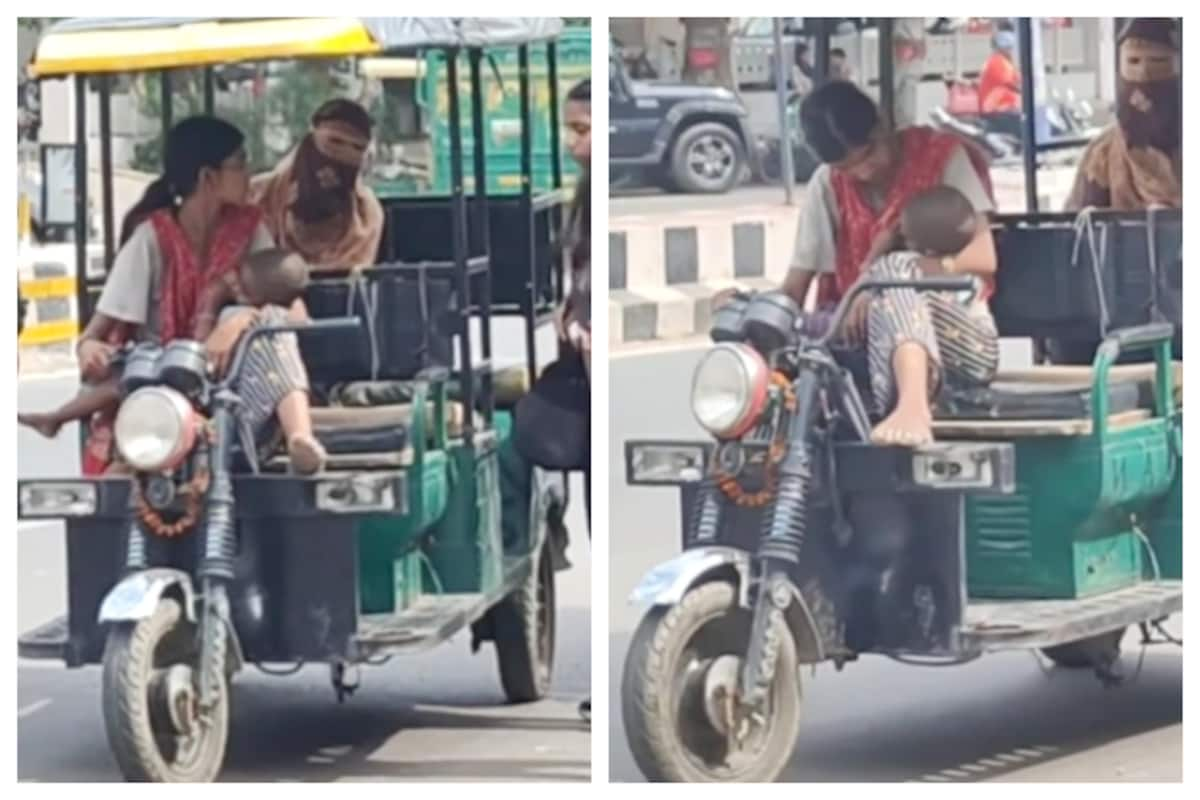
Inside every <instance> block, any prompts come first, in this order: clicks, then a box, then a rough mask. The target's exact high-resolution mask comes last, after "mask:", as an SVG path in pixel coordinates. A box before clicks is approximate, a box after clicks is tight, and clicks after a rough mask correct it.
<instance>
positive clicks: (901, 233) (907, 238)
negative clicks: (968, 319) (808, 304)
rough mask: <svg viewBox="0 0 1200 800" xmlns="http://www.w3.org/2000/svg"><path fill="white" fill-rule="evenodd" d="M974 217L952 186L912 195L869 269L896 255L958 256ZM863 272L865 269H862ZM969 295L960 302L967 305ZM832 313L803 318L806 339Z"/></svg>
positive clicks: (825, 325)
mask: <svg viewBox="0 0 1200 800" xmlns="http://www.w3.org/2000/svg"><path fill="white" fill-rule="evenodd" d="M975 225H976V216H975V209H974V208H973V207H972V206H971V201H970V200H968V199H967V198H966V196H965V195H963V193H962V192H960V191H958V190H957V189H955V188H953V187H951V186H935V187H933V188H932V189H926V190H925V191H923V192H919V193H918V194H916V195H914V196H913V197H912V199H911V200H909V201H908V204H907V205H906V206H905V207H904V210H903V211H902V212H901V214H900V225H899V227H898V228H897V230H896V235H895V236H894V237H893V239H892V241H890V242H885V243H881V245H880V246H879V247H876V248H875V249H874V250H873V251H872V252H871V254H870V255H869V256H868V257H867V260H866V261H867V263H866V266H867V267H869V266H870V265H871V264H872V263H873V262H874V261H875V260H876V259H877V258H879V257H881V256H884V255H887V254H888V253H895V252H910V253H918V254H920V255H923V256H930V257H933V258H944V257H946V256H953V255H957V254H958V253H961V252H962V251H963V249H964V248H965V247H966V246H967V245H968V244H970V243H971V240H972V239H973V238H974V237H975ZM864 268H865V267H864ZM970 295H971V293H970V292H966V293H964V294H963V296H961V297H960V298H959V299H960V300H961V301H963V302H968V300H969V298H970ZM833 313H834V311H833V309H826V310H820V311H814V312H812V313H810V314H806V315H805V317H804V321H803V331H804V333H805V335H807V336H810V337H812V338H818V337H820V336H824V335H825V333H826V332H828V330H829V324H830V323H831V322H832V321H833Z"/></svg>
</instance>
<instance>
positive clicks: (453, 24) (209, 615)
mask: <svg viewBox="0 0 1200 800" xmlns="http://www.w3.org/2000/svg"><path fill="white" fill-rule="evenodd" d="M561 27H562V24H561V21H560V20H558V19H556V18H520V19H498V18H497V19H450V18H413V17H404V18H387V19H347V18H327V19H274V20H192V19H186V20H169V19H153V20H140V21H130V20H115V19H93V20H87V19H74V20H68V21H65V22H62V23H60V24H58V25H56V26H54V27H53V28H51V29H50V30H49V31H48V32H47V33H46V35H45V36H44V37H43V39H42V41H41V42H40V44H39V46H38V50H37V56H36V59H35V64H34V69H35V70H36V71H37V74H38V76H39V77H40V78H41V79H51V78H58V77H67V78H73V79H74V81H75V82H76V104H77V106H76V115H75V123H76V132H77V137H78V138H77V141H78V142H79V143H80V146H79V147H78V149H77V151H76V159H77V161H76V170H77V174H79V175H86V174H87V159H88V154H87V148H86V146H85V145H84V143H86V142H87V131H88V128H87V120H86V116H87V115H86V111H87V108H88V105H87V97H88V92H87V89H88V85H89V83H91V82H95V83H96V84H97V86H98V91H99V99H100V102H99V113H100V119H99V130H100V137H99V138H100V171H101V177H102V186H103V191H102V195H103V198H102V199H103V208H104V225H103V230H104V246H105V257H106V265H111V263H112V259H113V255H114V248H113V236H114V225H113V185H112V168H113V157H112V141H111V134H112V124H111V104H112V86H113V78H114V76H116V75H117V74H119V73H126V72H130V71H158V72H159V73H160V74H161V75H162V77H163V80H162V86H163V95H164V97H163V99H164V102H163V103H162V108H163V109H164V110H165V114H164V116H165V118H164V119H163V129H164V131H165V130H166V129H168V128H169V127H170V125H171V122H172V120H171V119H170V116H171V114H170V111H171V109H172V102H171V96H170V92H171V81H170V76H171V74H172V70H177V69H194V68H203V69H204V70H205V75H206V81H205V83H206V92H205V95H206V98H205V100H206V106H207V109H208V110H209V111H210V112H211V111H212V110H213V108H214V94H215V92H214V88H213V87H214V82H213V71H214V68H215V67H217V66H218V65H226V64H234V63H238V62H253V61H265V60H271V59H299V58H360V57H368V56H374V57H380V56H384V57H387V56H397V55H406V54H413V53H417V52H419V51H425V50H431V49H437V50H441V51H442V52H444V53H445V54H446V60H447V75H448V84H449V85H448V89H447V91H448V93H449V97H450V104H449V115H450V120H449V129H450V132H451V150H452V155H453V158H452V159H451V170H452V173H453V175H452V181H451V193H450V195H449V196H448V197H428V196H426V197H421V198H416V199H413V200H411V201H410V200H405V199H392V198H389V199H387V200H386V202H385V212H386V217H387V221H386V234H385V237H384V242H383V244H382V246H381V251H380V254H379V258H378V262H377V263H376V265H375V266H374V267H372V268H370V269H367V270H363V271H361V272H356V273H354V274H350V275H348V274H347V273H345V272H342V273H321V274H316V275H315V276H314V279H313V280H312V282H311V286H310V289H309V291H308V294H307V295H306V302H307V304H308V308H309V311H310V314H311V315H312V317H313V321H311V322H310V323H306V324H303V325H296V326H292V327H288V328H277V329H276V328H272V329H265V328H264V329H263V334H264V335H265V334H269V333H271V332H283V331H286V332H291V333H294V334H295V335H296V336H297V337H298V340H299V342H300V346H301V351H302V354H303V357H304V360H305V364H306V367H307V368H308V371H309V377H310V381H311V383H312V384H313V387H314V392H315V393H316V394H318V395H323V396H324V397H325V399H326V401H327V402H326V403H325V404H323V405H319V407H314V409H313V422H314V427H315V429H316V430H315V432H316V434H317V436H318V438H320V439H321V441H322V442H323V444H324V445H325V447H326V449H327V450H328V452H329V454H330V455H329V459H328V463H327V466H326V468H325V469H324V471H322V472H320V473H318V474H316V475H314V476H311V477H301V476H297V475H294V474H289V473H287V472H286V459H281V458H275V459H270V460H267V461H265V462H263V463H261V465H260V466H261V469H253V468H249V467H247V466H246V463H245V462H246V461H247V459H246V458H245V454H240V453H239V452H238V449H239V446H238V442H237V437H236V435H235V434H234V428H235V424H236V423H235V420H236V408H237V403H238V399H237V396H236V392H235V390H234V388H233V387H234V386H235V385H236V377H237V374H238V370H239V367H240V363H241V361H242V358H243V356H244V354H245V351H246V348H247V347H250V346H253V340H254V337H255V335H257V334H251V335H249V336H247V337H246V340H245V341H244V342H242V343H241V346H240V349H239V351H238V352H237V353H236V354H235V357H234V360H233V364H232V365H231V367H230V370H229V373H228V377H227V378H226V379H224V380H222V381H220V382H217V381H216V380H214V379H211V378H210V377H209V375H208V374H207V372H206V369H205V363H204V357H203V350H202V347H201V346H200V345H199V344H197V343H190V342H183V343H179V342H176V343H172V344H169V345H167V346H166V347H165V348H159V347H157V346H155V345H138V346H136V347H134V348H132V349H131V350H129V351H126V352H125V353H124V354H123V358H124V369H123V372H122V373H121V384H122V389H123V391H124V392H125V397H124V399H123V401H122V413H121V414H119V415H118V422H117V426H116V428H117V433H116V436H117V438H118V440H119V439H120V438H121V437H122V436H129V437H134V438H137V437H140V438H141V440H142V441H141V446H142V449H141V450H140V451H139V452H142V453H143V454H146V460H145V462H144V463H143V462H142V461H139V462H137V463H135V464H134V466H135V467H137V473H136V474H135V476H134V477H132V478H128V477H103V478H96V479H92V478H75V477H62V476H59V477H53V478H51V477H47V478H46V479H44V480H43V479H37V480H23V481H20V482H19V487H18V491H19V505H20V510H19V517H20V518H21V519H47V518H50V519H57V518H61V519H64V520H65V523H66V541H67V576H68V580H67V586H68V612H67V614H66V616H65V617H63V618H60V619H57V620H54V621H52V622H50V623H48V624H46V625H44V626H42V627H40V628H38V629H36V630H33V631H31V632H28V633H26V634H24V635H23V636H22V637H21V638H20V641H19V645H18V652H19V654H20V656H21V657H24V658H36V659H51V660H57V661H62V662H65V663H66V665H67V666H68V667H82V666H87V665H93V664H100V665H102V667H103V676H104V679H103V683H102V693H103V694H102V698H101V699H102V702H103V712H104V720H105V729H106V732H107V735H108V741H109V745H110V747H111V749H112V752H113V754H114V756H115V758H116V761H117V763H118V765H119V767H120V769H121V772H122V773H123V775H124V776H125V777H126V778H127V779H130V780H150V781H211V780H214V779H215V778H216V777H217V776H218V774H219V773H220V770H221V766H222V762H223V759H224V757H225V751H226V743H227V741H228V737H229V725H230V719H231V717H230V703H231V701H232V700H233V695H234V694H235V692H234V689H233V687H232V686H231V681H232V679H233V677H234V676H235V675H236V674H237V673H238V671H239V670H241V669H243V668H244V667H245V666H247V665H251V664H253V665H256V666H259V667H260V668H262V669H263V670H264V671H267V669H266V665H270V664H274V665H279V664H292V665H295V667H296V669H299V667H300V666H301V665H303V664H306V663H307V664H312V663H322V664H328V665H329V666H330V670H331V680H332V683H333V688H334V690H335V692H336V696H337V699H338V701H339V702H340V701H341V700H342V699H343V698H344V697H346V696H347V695H349V694H350V693H352V692H353V691H354V689H355V688H356V686H357V678H356V676H357V669H358V666H359V665H362V664H368V665H377V664H380V663H382V662H383V661H386V660H388V659H390V658H392V657H394V656H398V655H404V654H408V653H415V652H420V651H423V650H426V649H428V648H432V647H434V646H436V645H438V644H440V643H442V642H444V641H445V640H447V639H448V638H449V637H451V636H452V635H453V634H455V633H456V632H458V631H460V630H463V629H467V628H469V629H470V631H471V646H472V650H473V651H477V650H478V648H479V647H480V645H481V644H483V643H485V642H492V643H493V644H494V645H495V649H496V653H497V660H498V665H499V673H500V681H501V684H502V686H503V690H504V693H505V695H506V697H507V698H508V700H509V701H511V702H528V701H533V700H537V699H539V698H542V697H543V696H545V694H546V692H547V691H548V689H549V686H550V681H551V675H552V669H553V665H554V647H555V571H556V568H561V567H562V564H563V559H562V558H561V557H560V556H561V554H562V552H563V548H564V547H565V539H566V536H567V532H566V528H565V526H564V524H563V514H564V509H565V505H566V503H567V497H566V492H565V485H564V482H563V481H562V478H561V476H560V475H558V474H552V473H548V472H543V471H541V470H538V469H533V468H531V467H530V465H529V464H528V463H527V462H525V461H524V460H523V459H522V458H521V457H520V456H519V455H518V454H517V453H516V452H515V448H514V447H513V444H512V438H511V434H512V429H513V408H514V405H515V403H516V401H517V400H518V399H519V398H520V396H521V395H522V393H523V392H524V390H525V388H526V387H527V386H528V385H529V383H530V380H531V379H532V377H533V376H534V374H535V371H536V369H537V359H536V353H535V348H534V333H535V331H536V329H537V327H538V326H539V325H541V324H544V323H545V322H547V321H548V320H549V317H550V314H551V312H552V309H553V306H554V304H555V303H556V302H558V301H559V300H560V299H561V297H562V268H561V265H559V264H557V263H556V261H557V259H556V258H555V256H554V253H555V252H557V251H556V250H555V242H554V237H555V232H556V231H557V230H558V225H557V217H556V218H555V221H553V222H550V223H546V222H545V221H544V220H543V221H542V222H541V223H540V224H536V225H535V222H537V221H538V219H539V215H541V216H545V214H546V210H547V209H549V210H550V211H553V212H554V213H556V214H557V213H558V212H559V210H560V207H561V205H562V193H561V192H557V191H556V192H550V193H543V194H540V195H538V196H534V195H533V192H532V189H531V187H530V181H529V180H528V176H529V175H530V174H531V171H532V158H533V156H532V148H531V140H530V139H531V137H530V130H529V128H530V126H529V109H530V100H529V98H530V81H529V69H528V64H529V53H530V48H531V47H541V46H544V47H545V49H546V54H547V61H548V73H549V76H550V83H551V88H550V103H551V119H557V118H558V117H557V102H558V100H557V92H556V81H555V39H556V37H557V35H558V34H559V31H560V30H561ZM491 47H512V48H515V49H516V50H517V52H518V61H519V64H520V70H519V86H518V87H516V88H517V90H518V91H519V92H520V97H521V101H520V106H521V110H522V123H523V125H522V132H521V173H522V174H523V175H524V176H526V179H525V180H524V181H523V184H524V188H523V189H522V191H521V192H520V193H518V194H517V195H515V196H513V197H509V198H505V203H504V204H503V205H501V206H497V207H493V205H492V204H491V203H490V202H489V197H488V195H487V193H486V187H487V181H486V177H487V175H486V166H485V152H484V142H485V138H486V137H485V136H483V135H482V130H483V124H484V123H483V113H482V108H483V103H482V100H481V91H480V86H481V80H480V72H481V69H482V68H483V67H484V65H485V63H486V61H485V58H484V55H483V50H484V48H491ZM464 67H465V71H466V72H467V77H468V78H469V86H470V98H469V107H470V119H469V121H464V120H463V119H462V118H461V116H462V115H461V112H460V102H462V101H463V98H462V97H461V95H460V81H461V80H462V79H461V78H460V75H461V74H462V71H463V68H464ZM464 124H465V125H467V126H469V127H467V130H466V131H464ZM551 129H552V130H551V155H552V158H551V161H552V166H551V169H552V170H553V174H554V184H553V185H554V187H555V188H558V187H561V185H562V181H561V173H560V171H559V169H558V167H557V166H556V165H558V164H559V161H560V159H559V157H558V156H559V139H558V127H557V125H552V126H551ZM468 133H469V139H468ZM468 140H469V141H471V142H472V143H473V152H472V153H470V154H469V156H470V159H471V160H470V161H467V156H468V154H467V153H464V146H463V145H464V141H468ZM464 164H471V165H473V168H472V169H470V170H469V173H470V174H472V175H473V177H474V187H475V193H474V196H473V197H468V195H467V193H466V191H464V183H465V179H464V172H467V171H468V170H467V169H465V168H464ZM79 186H80V190H79V195H78V197H77V203H78V204H79V206H80V208H86V203H87V197H86V187H87V182H86V181H79ZM497 214H499V222H498V221H497V219H498V218H497ZM77 219H78V224H80V225H82V224H84V222H85V220H86V215H84V214H82V213H81V214H79V216H78V218H77ZM497 225H504V226H506V230H504V231H502V233H503V236H499V235H494V231H495V230H496V226H497ZM401 232H402V235H401ZM84 233H85V231H81V232H80V235H79V236H78V237H77V239H76V241H77V244H78V250H77V256H78V258H77V263H76V276H75V277H76V280H77V281H78V302H79V309H80V312H79V313H80V320H81V322H83V323H86V320H87V318H88V316H89V314H90V312H91V310H92V309H93V308H94V302H93V301H94V298H95V296H96V293H97V292H98V290H99V288H100V283H101V282H100V281H95V280H89V278H88V274H87V271H86V269H85V266H86V265H85V262H84V257H85V249H84V248H85V246H86V236H85V235H84ZM504 314H507V315H510V316H520V317H522V318H523V319H524V322H525V341H526V344H527V348H526V356H527V363H524V364H520V365H518V366H517V367H516V368H515V369H508V370H499V369H497V368H496V366H495V365H494V364H493V363H492V360H491V358H492V336H491V323H492V320H493V318H495V317H497V316H500V315H504ZM472 324H475V325H477V326H478V342H477V343H473V338H474V337H473V336H472V335H471V328H472ZM130 407H136V409H135V410H136V413H132V414H130V413H126V412H127V410H128V409H129V408H130ZM123 426H124V427H123ZM122 452H123V453H124V452H125V449H124V448H122ZM139 465H140V466H139ZM271 674H279V670H278V669H277V668H276V669H274V670H273V671H272V673H271ZM284 674H287V673H284Z"/></svg>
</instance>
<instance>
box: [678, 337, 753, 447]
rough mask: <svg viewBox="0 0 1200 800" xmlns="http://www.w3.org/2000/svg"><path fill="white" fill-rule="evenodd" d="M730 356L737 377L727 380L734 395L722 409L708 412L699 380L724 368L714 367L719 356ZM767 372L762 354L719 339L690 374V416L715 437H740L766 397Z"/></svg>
mask: <svg viewBox="0 0 1200 800" xmlns="http://www.w3.org/2000/svg"><path fill="white" fill-rule="evenodd" d="M730 358H732V366H733V368H734V369H736V370H737V371H738V377H737V378H735V379H734V380H733V381H731V383H736V385H735V386H733V387H732V389H733V393H734V394H735V397H734V398H733V401H732V405H731V407H730V408H729V409H727V410H726V411H724V412H716V413H713V412H710V411H709V410H707V409H705V408H703V404H704V403H705V401H706V398H704V397H700V396H699V394H700V392H701V391H703V389H704V387H702V385H701V384H702V382H703V381H704V379H705V378H712V377H713V376H712V375H711V374H710V373H711V372H712V371H714V370H717V369H722V368H726V367H722V366H718V360H719V359H730ZM769 382H770V371H769V369H768V367H767V363H766V361H765V360H763V357H762V355H761V354H760V353H759V352H758V351H757V350H755V349H754V348H753V347H751V346H750V345H748V344H744V343H740V342H723V343H721V344H718V345H716V346H715V347H713V348H712V349H711V350H709V351H708V353H706V354H705V355H704V357H703V358H702V359H701V360H700V363H699V364H697V365H696V369H695V371H694V372H693V373H692V393H691V406H692V415H693V416H694V417H695V418H696V421H697V422H698V423H699V424H700V427H702V428H704V429H705V430H706V431H708V432H709V433H711V434H712V435H713V436H716V437H717V438H719V439H734V438H737V437H740V436H741V435H742V434H743V433H745V432H746V430H748V429H749V427H750V426H751V425H753V424H754V421H755V420H756V419H757V418H758V416H759V415H760V414H761V413H762V409H763V406H764V404H765V402H766V397H767V386H768V383H769Z"/></svg>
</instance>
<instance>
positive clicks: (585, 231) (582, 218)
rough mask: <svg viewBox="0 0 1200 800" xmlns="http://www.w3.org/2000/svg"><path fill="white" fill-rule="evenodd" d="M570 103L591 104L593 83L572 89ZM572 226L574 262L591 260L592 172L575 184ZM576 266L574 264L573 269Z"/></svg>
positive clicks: (583, 175)
mask: <svg viewBox="0 0 1200 800" xmlns="http://www.w3.org/2000/svg"><path fill="white" fill-rule="evenodd" d="M567 102H568V103H591V102H592V81H591V79H590V78H585V79H583V80H581V81H580V82H579V83H577V84H575V85H574V86H572V87H571V90H570V91H569V92H567ZM570 220H571V224H572V226H573V227H574V230H573V231H572V234H573V235H572V238H573V239H574V249H573V251H572V252H573V256H572V260H573V261H574V262H576V263H578V262H579V259H580V258H586V259H588V260H589V261H590V259H591V247H592V175H591V171H590V170H584V172H583V174H582V175H581V176H580V177H579V183H577V184H575V196H574V197H573V198H571V213H570ZM574 267H575V264H572V268H574Z"/></svg>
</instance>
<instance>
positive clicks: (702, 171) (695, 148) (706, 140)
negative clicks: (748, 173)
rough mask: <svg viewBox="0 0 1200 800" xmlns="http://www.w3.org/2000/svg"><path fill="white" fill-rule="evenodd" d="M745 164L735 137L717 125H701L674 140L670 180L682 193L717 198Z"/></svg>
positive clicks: (731, 184) (739, 173)
mask: <svg viewBox="0 0 1200 800" xmlns="http://www.w3.org/2000/svg"><path fill="white" fill-rule="evenodd" d="M745 161H746V156H745V153H744V150H743V148H742V143H741V140H740V139H738V135H737V134H736V133H734V132H733V131H732V130H730V129H729V128H728V127H727V126H725V125H722V124H721V123H719V122H701V123H699V124H698V125H693V126H691V127H690V128H687V129H686V130H684V131H683V133H681V134H680V135H679V138H678V139H676V140H675V146H674V147H673V148H672V149H671V162H670V171H671V178H672V180H673V182H674V183H675V184H676V185H677V186H678V187H679V188H680V189H681V190H683V191H685V192H696V193H706V194H720V193H722V192H727V191H729V190H730V189H732V188H733V186H734V184H736V183H737V182H738V180H739V179H740V178H741V177H742V172H743V171H744V168H745Z"/></svg>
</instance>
